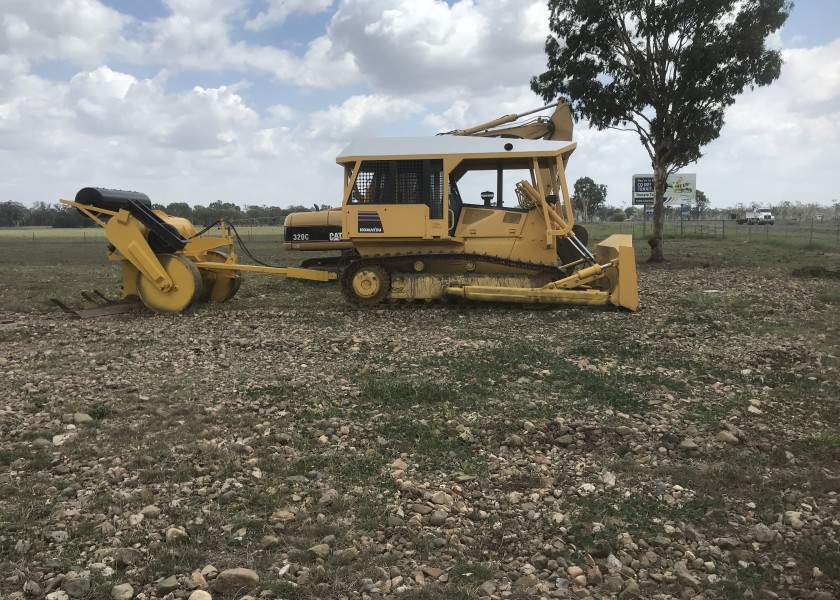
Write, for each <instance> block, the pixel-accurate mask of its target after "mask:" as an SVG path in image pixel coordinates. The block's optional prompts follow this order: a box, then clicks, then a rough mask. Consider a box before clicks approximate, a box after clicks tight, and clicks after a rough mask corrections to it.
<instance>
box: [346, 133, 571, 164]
mask: <svg viewBox="0 0 840 600" xmlns="http://www.w3.org/2000/svg"><path fill="white" fill-rule="evenodd" d="M506 144H510V145H511V146H512V148H511V149H510V150H507V149H506V148H505V145H506ZM575 147H576V144H575V142H564V141H557V140H521V139H512V138H486V137H470V136H458V135H437V136H428V137H412V138H387V137H383V138H371V139H364V140H357V141H354V142H353V143H351V144H350V145H349V146H347V148H345V149H344V151H343V152H342V153H341V154H339V155H338V158H337V159H336V160H337V161H338V162H339V163H341V162H346V161H347V159H350V158H356V157H366V156H370V157H397V156H442V155H445V154H467V155H478V156H480V155H482V154H488V155H489V154H513V155H516V154H520V155H522V154H524V155H534V154H537V153H546V154H554V155H556V154H559V153H563V154H565V153H571V152H572V150H574V149H575Z"/></svg>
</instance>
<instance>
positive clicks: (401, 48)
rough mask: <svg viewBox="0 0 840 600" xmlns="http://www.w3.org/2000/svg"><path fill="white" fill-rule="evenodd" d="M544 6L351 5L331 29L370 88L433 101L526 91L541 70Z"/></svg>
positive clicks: (465, 0) (514, 2)
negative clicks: (449, 95) (514, 88)
mask: <svg viewBox="0 0 840 600" xmlns="http://www.w3.org/2000/svg"><path fill="white" fill-rule="evenodd" d="M543 4H544V3H543V2H540V1H536V0H534V1H530V2H527V3H524V4H523V2H522V1H521V0H488V1H487V2H482V3H480V4H476V3H474V2H472V1H471V0H461V1H459V2H456V3H454V4H452V5H451V6H450V5H449V4H447V3H446V2H444V1H442V0H401V1H397V2H394V1H393V0H345V1H344V2H343V3H342V4H341V5H340V6H339V7H338V10H337V11H336V14H335V15H334V17H333V19H332V21H331V23H330V28H329V35H330V37H331V38H332V40H333V43H334V44H335V45H336V46H338V47H340V48H342V49H345V50H346V51H347V52H349V53H350V54H352V55H353V57H354V58H355V62H356V65H357V66H358V68H359V70H360V72H361V73H362V74H363V77H364V78H365V79H366V80H367V81H368V82H369V84H370V85H371V87H373V88H374V89H376V90H381V91H383V92H386V93H396V94H412V95H416V96H418V97H427V98H433V97H434V96H436V95H437V96H439V95H440V94H441V93H442V92H445V91H448V90H457V91H458V92H459V93H461V94H472V95H481V94H487V93H490V92H491V91H492V90H495V89H497V88H499V87H504V86H508V85H523V84H527V83H528V81H529V80H530V78H531V76H532V75H534V74H536V73H537V72H538V71H539V69H540V68H541V67H542V66H543V63H544V60H543V57H542V46H543V43H544V40H545V36H546V34H547V33H548V25H547V18H546V19H544V20H542V21H540V19H539V17H540V15H541V14H545V15H546V17H547V9H545V8H544V7H543Z"/></svg>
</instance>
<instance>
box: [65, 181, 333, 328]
mask: <svg viewBox="0 0 840 600" xmlns="http://www.w3.org/2000/svg"><path fill="white" fill-rule="evenodd" d="M61 202H62V203H63V204H66V205H68V206H72V207H74V208H76V209H78V210H79V211H80V212H81V213H82V214H84V215H85V216H87V217H88V218H90V219H92V220H93V221H95V222H96V223H97V224H98V225H100V226H101V227H103V228H104V229H105V236H106V238H107V240H108V243H109V245H110V247H109V251H108V258H109V260H113V261H118V262H120V263H121V265H122V297H123V298H124V299H126V300H129V302H115V301H108V302H107V303H106V304H105V305H103V304H102V303H98V304H100V306H99V307H96V308H95V309H87V310H83V311H79V310H73V309H71V308H69V307H67V306H65V305H64V304H62V303H61V302H58V301H54V302H55V303H56V304H57V305H58V306H59V307H60V308H62V309H63V310H65V311H67V312H70V313H73V314H75V315H77V316H79V317H81V318H86V317H89V316H99V315H104V314H115V313H118V312H125V311H127V310H130V309H132V308H135V307H136V306H137V305H138V304H139V303H138V302H136V300H138V299H139V300H140V301H141V302H142V304H143V305H145V306H146V307H147V308H150V309H151V310H153V311H155V312H161V313H178V312H181V311H183V310H185V309H186V308H188V307H190V306H191V305H192V304H193V303H195V302H226V301H228V300H230V299H231V298H233V297H234V296H235V295H236V293H237V292H238V291H239V286H240V283H241V277H240V273H241V272H243V271H249V272H258V273H269V274H274V275H285V276H286V277H291V278H297V279H309V280H313V281H329V280H330V279H336V277H337V276H336V274H335V273H330V272H327V271H320V270H314V269H302V268H298V267H269V266H256V265H241V264H239V262H238V259H237V256H236V253H235V252H234V249H233V237H232V236H231V233H230V230H231V226H230V225H228V224H226V223H224V222H221V221H220V222H219V225H220V227H221V230H222V235H221V236H219V237H213V236H204V235H202V234H203V233H204V232H203V231H202V232H201V233H199V232H197V231H196V229H195V227H194V226H193V224H192V223H191V222H189V221H188V220H187V219H182V218H178V217H172V216H169V215H167V214H166V213H164V212H162V211H159V210H153V209H152V207H151V201H150V200H149V198H148V197H147V196H145V195H144V194H139V193H137V192H124V191H120V190H107V189H102V188H84V189H82V190H80V191H79V193H78V194H76V201H75V202H74V201H70V200H61ZM234 232H235V229H234ZM240 242H241V240H240ZM131 300H134V302H130V301H131Z"/></svg>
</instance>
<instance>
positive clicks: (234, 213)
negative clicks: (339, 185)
mask: <svg viewBox="0 0 840 600" xmlns="http://www.w3.org/2000/svg"><path fill="white" fill-rule="evenodd" d="M152 207H153V208H154V209H156V210H162V211H164V212H165V213H167V214H169V215H171V216H173V217H184V218H186V219H189V220H190V221H192V222H193V223H194V224H195V225H210V224H211V223H215V222H216V221H218V220H219V219H225V220H226V221H231V222H233V223H234V224H249V225H282V224H283V221H284V220H285V219H286V215H288V214H289V213H293V212H309V211H312V210H319V209H320V208H326V206H323V207H318V206H317V205H316V206H315V207H313V208H309V207H306V206H300V205H295V206H289V207H287V208H280V207H278V206H257V205H252V206H247V207H246V208H245V209H244V210H243V209H242V208H241V207H239V206H238V205H236V204H233V203H232V202H222V201H221V200H217V201H215V202H211V203H210V204H209V205H207V206H202V205H197V206H190V205H189V204H187V203H186V202H173V203H172V204H168V205H166V206H163V205H161V204H153V205H152ZM0 227H56V228H58V227H61V228H66V227H71V228H75V227H96V223H94V222H93V221H92V220H91V219H88V218H87V217H86V216H84V215H83V214H81V213H80V212H79V211H78V210H76V209H75V208H73V207H72V206H67V205H65V204H47V203H46V202H36V203H35V204H34V205H33V206H32V207H28V206H25V205H23V204H21V203H20V202H14V201H12V200H8V201H6V202H0Z"/></svg>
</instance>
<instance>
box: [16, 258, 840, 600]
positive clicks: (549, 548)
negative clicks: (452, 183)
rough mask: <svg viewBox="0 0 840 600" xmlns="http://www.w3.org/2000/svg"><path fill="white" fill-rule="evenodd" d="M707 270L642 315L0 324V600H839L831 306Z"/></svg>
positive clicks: (320, 302)
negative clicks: (389, 599)
mask: <svg viewBox="0 0 840 600" xmlns="http://www.w3.org/2000/svg"><path fill="white" fill-rule="evenodd" d="M827 260H829V263H830V261H831V260H835V259H831V258H830V259H827ZM829 263H827V264H829ZM703 264H704V263H703V260H698V261H697V262H696V264H695V263H692V262H687V263H686V264H685V265H682V266H669V267H662V268H648V267H645V266H642V268H641V270H640V285H641V295H642V301H643V306H642V309H641V310H640V311H639V312H638V313H627V312H621V311H615V310H600V309H577V308H572V309H557V310H554V309H552V310H539V311H536V310H535V311H531V310H523V309H513V308H507V307H496V308H488V307H474V306H428V307H425V306H423V307H412V308H397V309H390V308H389V309H382V310H362V311H357V310H353V309H350V308H348V307H346V306H345V305H344V304H343V303H342V301H341V299H340V295H339V293H338V291H337V290H336V289H335V287H334V286H326V287H324V286H315V285H308V284H306V285H305V284H294V285H285V284H283V283H277V282H274V281H272V282H266V281H264V280H259V281H258V280H256V279H255V280H253V281H252V280H249V281H247V282H246V284H245V285H243V290H242V294H241V297H238V298H237V299H235V300H234V301H232V302H231V303H230V304H228V305H225V306H222V307H207V308H199V309H197V310H195V311H194V312H191V313H189V314H185V315H181V316H155V315H151V314H146V313H137V314H130V315H121V316H116V317H107V318H102V319H98V320H94V321H74V320H70V319H68V318H65V316H64V315H61V314H57V313H52V312H50V313H46V312H38V311H3V312H0V341H2V345H0V369H2V373H3V377H2V381H3V387H4V395H3V398H2V399H0V573H2V578H0V595H4V597H5V598H8V599H16V600H17V599H21V598H44V597H46V598H48V599H50V600H60V599H64V598H96V599H99V598H114V599H126V600H127V599H132V598H136V599H146V600H151V599H153V598H163V599H170V598H191V599H193V600H201V599H207V598H211V597H212V598H216V599H219V598H258V597H263V598H383V597H400V598H411V599H425V598H430V599H435V598H467V597H476V596H479V597H485V598H536V597H544V598H620V599H622V600H624V599H630V598H640V597H641V598H695V599H700V598H707V599H712V598H748V597H755V598H777V597H778V598H814V599H817V600H829V599H831V598H837V597H838V596H840V545H838V535H840V527H838V526H839V525H840V516H839V515H838V497H839V496H838V494H839V493H840V462H838V461H840V430H838V416H840V374H839V373H838V364H840V363H838V360H837V356H838V340H840V334H838V331H840V316H838V312H840V311H838V302H837V294H838V288H837V285H838V284H837V282H835V281H831V280H827V279H812V278H809V277H803V278H792V277H790V276H789V271H788V272H787V274H785V273H783V272H782V271H765V272H745V271H744V270H743V269H727V268H721V269H711V268H708V267H704V266H703ZM278 297H282V298H283V299H282V300H281V301H276V300H277V298H278Z"/></svg>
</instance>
